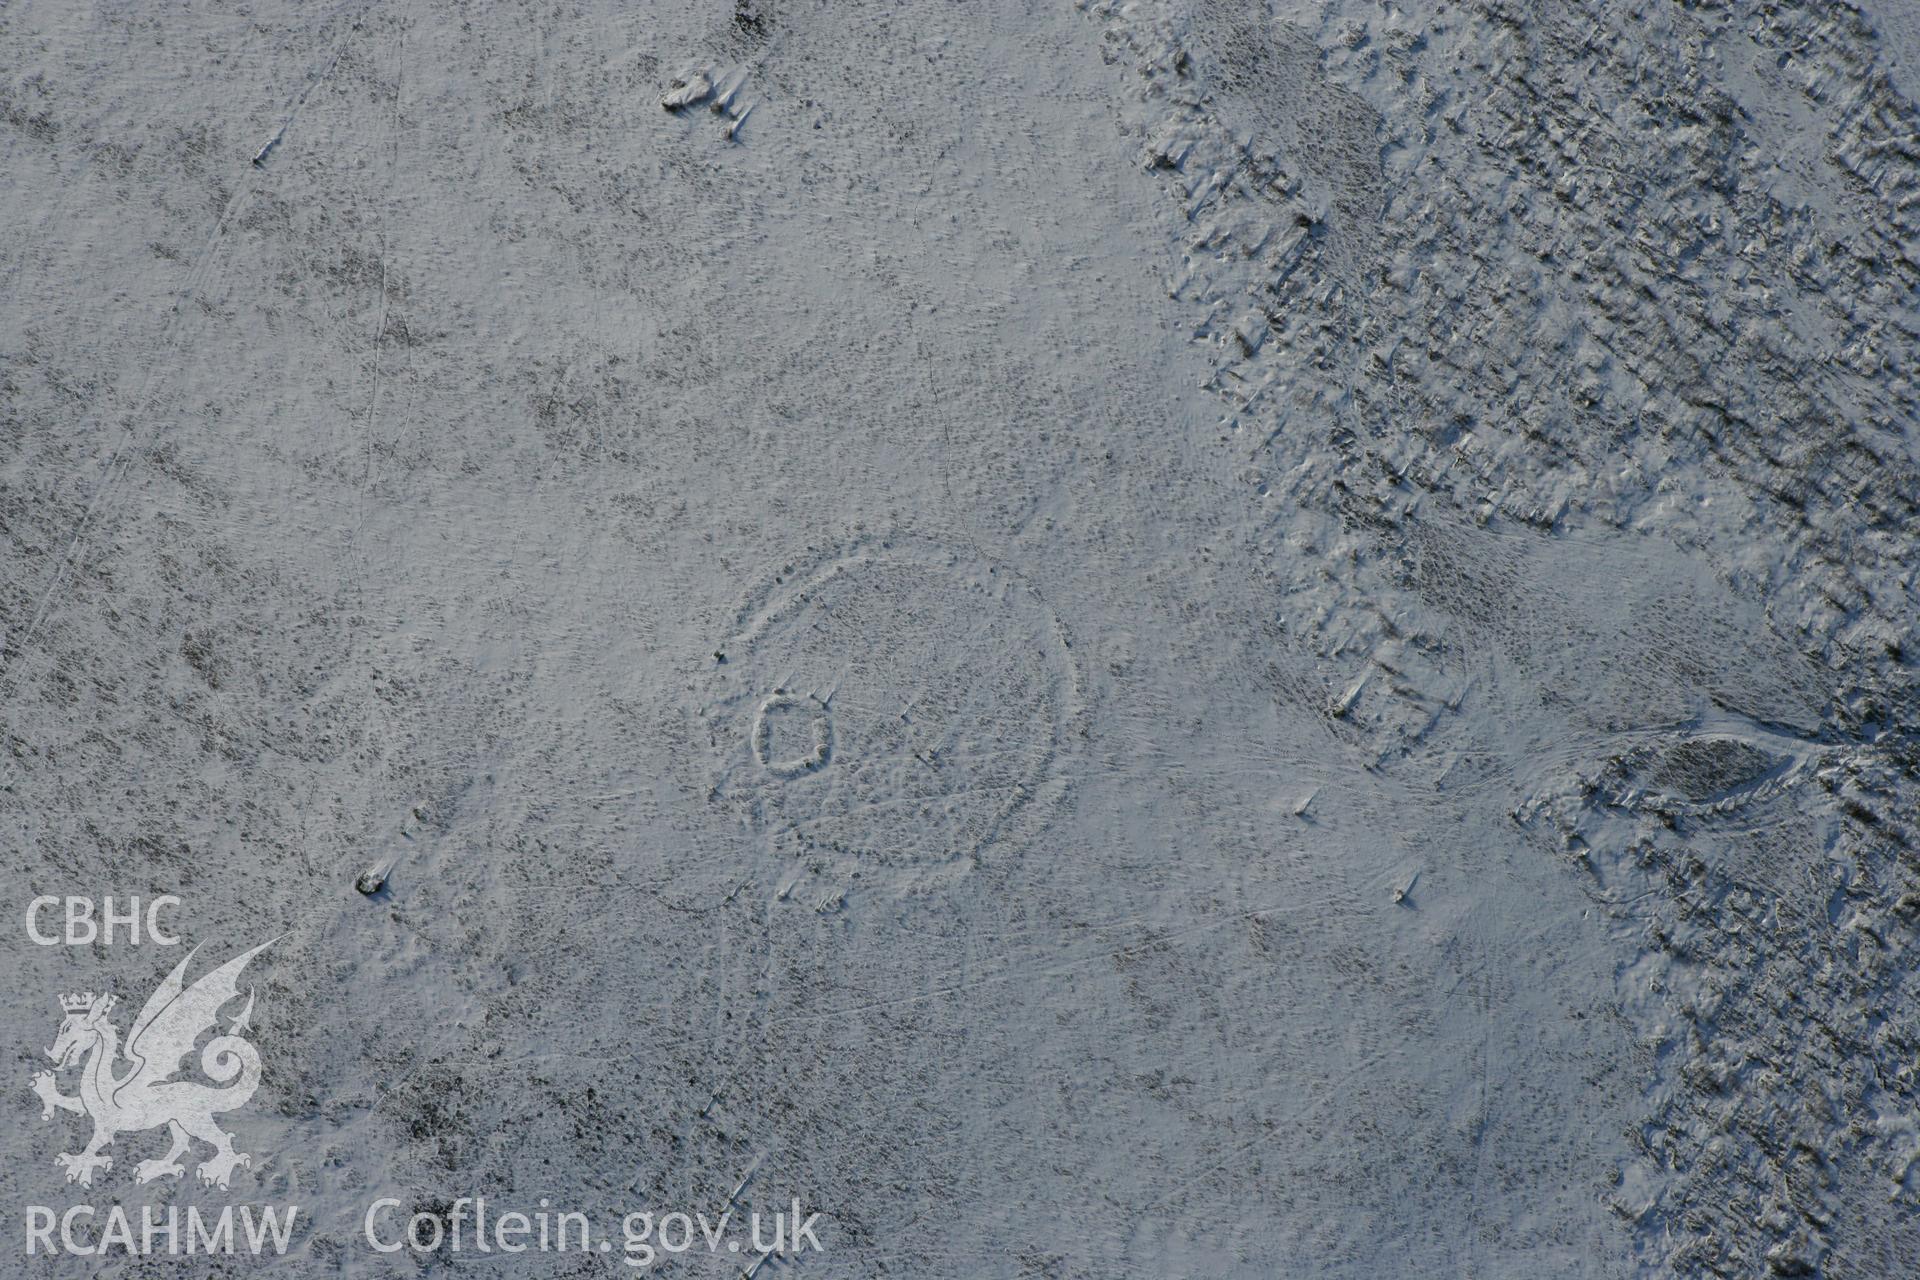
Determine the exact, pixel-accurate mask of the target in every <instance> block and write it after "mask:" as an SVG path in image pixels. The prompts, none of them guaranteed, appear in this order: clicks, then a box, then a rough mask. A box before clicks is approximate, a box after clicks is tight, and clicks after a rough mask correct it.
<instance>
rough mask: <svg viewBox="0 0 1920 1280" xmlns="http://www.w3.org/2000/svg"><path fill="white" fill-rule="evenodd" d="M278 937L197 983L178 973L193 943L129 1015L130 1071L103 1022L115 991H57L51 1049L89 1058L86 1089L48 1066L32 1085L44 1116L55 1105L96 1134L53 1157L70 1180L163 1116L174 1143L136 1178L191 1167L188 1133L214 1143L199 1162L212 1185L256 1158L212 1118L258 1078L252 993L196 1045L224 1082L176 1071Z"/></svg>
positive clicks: (109, 1162)
mask: <svg viewBox="0 0 1920 1280" xmlns="http://www.w3.org/2000/svg"><path fill="white" fill-rule="evenodd" d="M272 945H273V942H272V941H267V942H263V943H261V944H260V945H259V946H257V947H255V948H254V949H253V950H251V951H246V952H242V953H241V954H240V955H237V956H235V957H234V958H233V959H231V960H229V961H227V962H226V963H225V964H223V965H221V966H220V967H219V968H218V969H215V970H214V971H213V972H211V973H209V974H206V975H205V976H203V977H202V978H201V979H200V980H199V981H198V982H195V983H194V984H193V985H192V986H191V987H189V986H186V985H185V983H184V982H183V980H182V978H183V975H184V974H185V973H186V971H187V961H189V960H192V959H193V953H192V952H189V953H188V955H187V958H186V960H182V961H181V962H180V963H179V964H178V965H176V966H174V970H173V972H172V973H170V974H168V975H167V977H166V981H164V982H162V983H161V984H160V989H159V990H157V991H155V992H154V993H153V995H152V996H151V997H149V998H148V1000H147V1003H146V1006H145V1007H144V1008H142V1009H141V1010H140V1016H139V1017H137V1018H135V1019H134V1020H133V1030H132V1031H131V1032H130V1033H129V1034H128V1036H127V1047H126V1050H125V1058H126V1060H127V1062H128V1064H129V1065H128V1067H127V1069H126V1070H125V1071H124V1072H121V1071H119V1070H118V1069H117V1063H118V1060H119V1059H120V1057H121V1056H122V1053H121V1049H120V1034H119V1032H117V1031H115V1030H114V1027H113V1024H112V1023H111V1022H109V1021H107V1014H108V1012H109V1011H111V1010H112V1008H113V1006H114V998H113V997H112V996H111V995H98V996H96V995H95V994H93V992H91V991H89V992H87V993H86V994H84V995H71V996H62V997H61V998H60V1007H61V1008H62V1009H63V1010H65V1011H66V1015H67V1019H66V1021H65V1022H63V1023H62V1024H61V1026H60V1034H59V1036H58V1037H56V1038H55V1040H54V1042H53V1047H52V1048H51V1049H48V1050H47V1056H48V1057H50V1058H52V1059H53V1060H54V1061H55V1062H56V1063H57V1064H59V1065H58V1068H57V1069H58V1070H65V1069H66V1068H68V1067H71V1066H74V1065H76V1064H79V1063H82V1062H83V1060H84V1065H83V1066H82V1067H81V1071H80V1092H79V1094H78V1095H77V1096H75V1097H68V1096H67V1095H65V1094H63V1093H61V1092H60V1091H59V1089H58V1087H57V1086H56V1085H55V1083H54V1075H53V1072H52V1071H42V1072H39V1073H38V1074H36V1075H35V1076H34V1077H33V1091H34V1092H35V1093H37V1094H39V1095H40V1102H41V1111H40V1118H41V1119H42V1120H47V1119H51V1118H52V1116H53V1113H54V1111H55V1110H56V1109H58V1110H60V1111H71V1112H73V1113H74V1114H75V1115H86V1116H89V1117H91V1118H92V1120H93V1140H92V1141H91V1142H89V1143H87V1145H86V1149H85V1150H83V1151H81V1152H80V1153H79V1154H78V1155H58V1156H55V1157H54V1163H55V1164H58V1165H59V1166H60V1167H61V1168H63V1169H65V1170H66V1171H67V1181H68V1182H77V1183H79V1184H80V1185H81V1186H83V1187H85V1186H91V1185H92V1184H93V1171H94V1170H95V1169H111V1168H113V1159H112V1157H110V1156H106V1155H102V1154H101V1150H102V1148H104V1147H106V1145H107V1144H108V1143H110V1142H112V1141H113V1139H114V1137H115V1135H117V1134H122V1133H130V1132H134V1131H136V1130H140V1129H153V1128H157V1127H159V1126H160V1125H165V1126H167V1133H168V1135H169V1136H171V1137H172V1139H173V1147H172V1149H171V1150H169V1151H168V1152H167V1154H166V1155H164V1156H162V1157H161V1158H160V1159H158V1160H142V1161H141V1162H140V1164H139V1166H138V1167H137V1168H136V1169H135V1170H134V1179H135V1180H136V1181H139V1182H150V1181H152V1180H153V1179H155V1178H161V1177H174V1178H177V1177H179V1176H180V1175H181V1174H183V1173H184V1172H186V1170H185V1169H184V1168H182V1167H181V1165H180V1157H181V1156H183V1155H185V1154H186V1153H187V1149H188V1146H189V1143H188V1139H190V1138H198V1139H199V1140H200V1141H202V1142H204V1143H207V1144H209V1145H210V1146H212V1147H213V1155H212V1156H210V1157H209V1158H208V1159H207V1160H206V1161H205V1163H203V1164H202V1165H201V1166H200V1168H199V1170H198V1171H197V1172H198V1174H199V1177H200V1181H202V1182H204V1183H206V1184H207V1185H209V1186H217V1187H222V1188H224V1187H225V1186H226V1185H227V1180H228V1179H229V1178H231V1177H232V1176H233V1171H234V1169H235V1168H236V1167H238V1166H240V1165H247V1166H249V1167H250V1166H251V1165H252V1164H253V1157H251V1156H247V1155H242V1154H241V1153H240V1152H238V1151H235V1150H234V1149H233V1135H232V1134H230V1133H228V1132H226V1131H225V1130H223V1129H221V1128H220V1126H219V1125H217V1124H215V1123H214V1122H213V1117H214V1113H216V1112H220V1111H232V1110H234V1109H235V1108H236V1107H240V1106H242V1105H244V1104H245V1103H246V1101H247V1099H248V1098H251V1097H252V1096H253V1091H254V1090H255V1089H257V1088H259V1087H260V1052H259V1050H257V1049H255V1048H254V1047H253V1045H252V1044H251V1043H250V1042H248V1041H246V1040H244V1039H242V1038H241V1036H240V1033H241V1032H242V1031H245V1030H247V1020H248V1019H249V1018H250V1017H251V1016H252V1014H253V994H252V993H251V992H249V993H248V994H247V1007H246V1008H245V1009H243V1010H241V1011H240V1015H239V1016H238V1017H236V1018H235V1019H234V1020H233V1021H232V1022H231V1023H229V1024H228V1026H227V1033H226V1034H225V1035H216V1036H215V1037H214V1038H213V1039H211V1040H209V1041H207V1046H206V1048H205V1049H203V1050H201V1053H200V1068H201V1070H203V1071H205V1072H206V1073H207V1076H208V1077H209V1078H210V1079H212V1080H213V1081H215V1083H216V1084H217V1085H219V1086H223V1087H215V1085H206V1084H201V1083H199V1082H198V1081H195V1080H173V1079H170V1077H171V1076H173V1075H174V1074H175V1073H176V1072H178V1071H179V1070H180V1069H181V1067H182V1065H183V1063H184V1062H185V1059H186V1058H187V1056H188V1055H189V1054H191V1053H192V1052H193V1046H194V1042H195V1041H197V1040H198V1039H199V1038H200V1037H201V1035H203V1034H204V1033H206V1032H207V1031H211V1030H215V1029H217V1028H216V1023H217V1022H218V1017H219V1013H220V1007H221V1006H222V1005H224V1004H226V1003H227V1001H229V1000H232V999H234V998H236V997H237V996H238V995H239V994H240V991H239V986H238V983H239V979H240V971H241V970H242V969H244V968H246V966H247V961H249V960H251V959H253V958H254V957H255V956H257V955H259V954H260V953H261V952H262V951H265V950H266V949H267V948H268V947H270V946H272ZM194 950H195V951H198V950H199V948H198V947H196V948H194Z"/></svg>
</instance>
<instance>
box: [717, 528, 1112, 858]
mask: <svg viewBox="0 0 1920 1280" xmlns="http://www.w3.org/2000/svg"><path fill="white" fill-rule="evenodd" d="M724 652H725V654H726V662H725V664H724V665H721V666H717V667H716V668H715V670H714V679H715V681H716V684H717V688H715V689H714V691H713V692H714V697H713V698H712V699H711V700H710V701H709V702H708V703H707V705H706V707H705V711H704V714H705V716H706V718H707V720H708V728H709V730H710V736H711V739H712V741H713V743H714V744H715V749H716V750H717V751H718V752H719V760H718V761H717V765H718V776H717V778H716V779H715V782H714V785H713V788H712V794H713V795H714V797H715V798H716V799H722V798H724V799H726V800H727V801H729V802H732V803H736V804H738V805H740V806H742V807H743V808H744V809H745V810H746V811H747V812H749V813H751V814H752V815H753V816H754V817H755V818H756V819H758V820H759V821H761V822H764V823H765V824H766V825H767V827H768V828H769V829H770V830H771V831H772V832H773V834H774V837H775V839H776V841H777V842H781V843H784V842H788V841H792V842H798V843H799V844H801V845H804V846H806V847H809V848H813V849H816V850H821V851H827V852H834V853H845V854H855V855H858V856H861V857H866V858H872V859H877V860H882V861H887V862H913V863H928V862H944V861H948V860H951V859H955V858H964V857H968V856H970V855H972V854H975V853H977V852H979V851H980V850H981V849H982V848H984V847H986V846H987V845H989V844H993V843H996V842H1007V841H1010V840H1018V839H1021V838H1023V837H1024V836H1025V835H1027V834H1029V833H1031V831H1032V830H1034V829H1035V828H1036V827H1037V825H1038V823H1039V821H1040V820H1041V819H1042V818H1043V817H1044V814H1045V811H1046V809H1047V808H1048V807H1049V805H1050V803H1051V801H1052V800H1053V799H1054V798H1055V797H1056V796H1057V794H1058V792H1059V791H1060V789H1061V784H1060V781H1059V779H1058V777H1057V776H1056V773H1055V769H1054V764H1055V758H1056V755H1057V753H1058V751H1059V747H1060V740H1061V737H1062V735H1063V733H1064V732H1065V728H1066V724H1067V720H1068V717H1069V715H1070V714H1071V712H1072V708H1073V706H1074V705H1075V703H1076V694H1075V680H1074V673H1073V665H1072V661H1071V657H1070V654H1069V652H1068V648H1067V645H1066V641H1065V638H1064V636H1063V634H1062V632H1061V629H1060V626H1059V623H1058V621H1057V620H1056V619H1055V618H1054V616H1053V614H1052V613H1051V612H1050V611H1049V610H1048V609H1047V607H1046V606H1045V604H1043V603H1042V602H1041V601H1040V600H1039V598H1038V597H1036V596H1035V595H1034V594H1033V592H1032V591H1031V590H1030V589H1028V588H1027V587H1026V586H1025V585H1024V584H1023V583H1021V582H1020V581H1019V579H1018V578H1017V577H1016V576H1015V575H1013V574H1012V573H1010V572H1009V571H1007V570H1005V569H1000V568H997V567H995V568H989V567H987V566H985V565H982V566H979V567H978V568H977V569H975V568H971V567H966V566H953V565H949V564H947V563H945V562H943V561H939V560H935V559H932V558H930V557H915V556H911V555H905V554H901V553H898V552H890V551H887V550H879V551H874V552H868V553H861V554H857V555H852V556H848V557H846V558H844V559H840V560H837V561H834V562H831V563H829V564H827V565H826V566H824V567H823V568H821V569H819V570H818V571H816V572H814V573H813V574H812V575H810V576H809V575H802V577H801V578H799V579H798V580H797V585H795V586H794V587H793V588H792V590H791V593H790V594H787V595H786V596H784V598H779V599H777V600H776V602H775V603H774V604H773V605H771V606H770V607H769V608H767V609H766V610H764V611H763V612H761V613H760V614H758V615H757V616H756V617H755V618H754V619H753V620H752V621H751V622H750V623H749V624H748V626H747V627H746V628H745V629H744V630H743V631H742V633H741V634H739V635H738V636H736V637H734V638H733V640H731V641H730V642H728V644H727V645H726V647H725V650H724Z"/></svg>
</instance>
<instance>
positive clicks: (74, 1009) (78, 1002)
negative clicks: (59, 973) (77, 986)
mask: <svg viewBox="0 0 1920 1280" xmlns="http://www.w3.org/2000/svg"><path fill="white" fill-rule="evenodd" d="M93 1001H94V994H93V992H91V991H83V992H81V993H80V994H78V995H71V996H61V997H60V1007H61V1008H62V1009H65V1010H66V1011H67V1012H68V1013H85V1012H86V1011H87V1010H88V1009H91V1008H92V1007H93Z"/></svg>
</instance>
